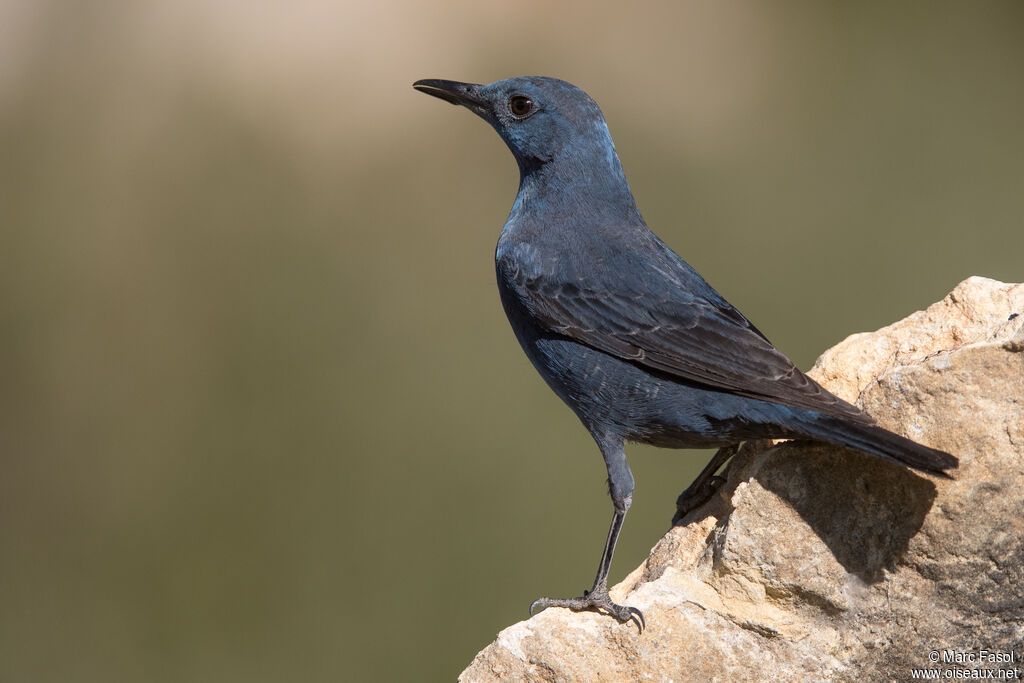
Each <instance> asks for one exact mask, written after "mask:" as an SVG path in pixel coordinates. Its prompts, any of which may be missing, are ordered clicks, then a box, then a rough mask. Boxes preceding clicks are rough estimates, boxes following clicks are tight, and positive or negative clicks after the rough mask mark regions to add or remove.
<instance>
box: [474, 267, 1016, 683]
mask: <svg viewBox="0 0 1024 683" xmlns="http://www.w3.org/2000/svg"><path fill="white" fill-rule="evenodd" d="M811 374H812V375H813V376H814V377H815V378H816V379H817V380H818V381H820V382H821V383H822V384H824V385H825V386H826V387H827V388H828V389H830V390H832V391H833V392H835V393H837V394H838V395H840V396H842V397H843V398H846V399H847V400H850V401H855V402H858V403H859V404H860V405H861V406H863V407H864V409H865V410H866V411H867V412H868V413H869V414H871V415H872V416H873V417H874V418H875V419H876V420H877V421H878V422H879V423H880V424H881V425H883V426H885V427H887V428H888V429H891V430H893V431H895V432H898V433H901V434H904V435H906V436H908V437H910V438H912V439H914V440H916V441H919V442H921V443H924V444H927V445H929V446H933V447H936V448H941V449H943V450H946V451H949V452H951V453H953V454H955V455H957V456H959V457H960V468H959V470H957V472H955V474H954V477H955V478H954V479H951V480H947V479H939V478H936V477H926V476H923V475H919V474H916V473H913V472H910V471H908V470H906V469H904V468H901V467H899V466H896V465H892V464H890V463H888V462H885V461H883V460H880V459H878V458H874V457H871V456H868V455H864V454H861V453H858V452H855V451H849V450H844V449H841V448H836V447H832V446H827V445H823V444H818V443H810V442H793V441H789V442H780V443H777V444H772V443H771V442H761V443H748V444H744V446H743V448H742V449H741V450H740V453H739V454H738V455H737V456H736V458H735V460H734V462H733V464H732V465H731V467H730V468H729V471H728V481H727V483H726V484H725V485H724V486H723V487H722V489H721V490H720V491H719V493H718V494H717V495H716V496H715V497H714V498H713V499H712V500H711V501H710V502H709V503H707V504H706V505H705V506H704V507H703V508H700V509H698V510H695V511H694V512H692V513H691V514H690V515H689V516H688V517H687V518H686V519H684V520H683V524H685V526H682V525H680V526H677V527H675V528H673V529H671V530H670V531H669V532H668V534H666V535H665V537H664V538H662V539H661V540H660V541H659V542H658V544H657V545H656V546H655V547H654V549H653V550H652V551H651V554H650V556H649V557H648V558H647V560H646V561H645V562H644V563H643V564H642V565H641V566H640V567H638V568H637V569H635V570H634V571H633V572H632V573H631V574H630V575H629V576H628V577H627V578H626V579H625V580H624V581H623V582H622V583H620V584H619V585H617V586H616V587H615V588H613V589H612V597H613V599H614V600H616V601H617V602H623V603H626V604H629V605H633V606H636V607H639V608H640V609H642V610H643V611H644V614H645V616H646V618H647V630H646V631H644V632H643V633H642V634H640V633H638V630H637V628H636V627H635V626H632V625H629V624H619V623H617V622H616V621H614V620H612V619H610V618H609V617H607V616H602V615H598V614H595V613H587V612H584V613H573V612H571V611H569V610H565V609H548V610H545V611H543V612H541V613H540V614H538V615H537V616H535V617H533V618H532V619H529V620H528V621H523V622H520V623H518V624H515V625H513V626H510V627H509V628H507V629H505V630H504V631H502V632H501V633H500V634H499V635H498V638H497V640H495V641H494V642H493V643H492V644H491V645H489V646H488V647H486V648H485V649H484V650H483V651H481V652H480V653H479V654H478V655H477V656H476V658H475V659H474V660H473V662H472V663H471V664H470V665H469V667H468V668H467V669H466V670H465V671H464V672H463V673H462V676H461V677H460V680H461V681H474V682H475V681H492V680H527V681H611V680H616V681H618V680H625V681H631V680H637V681H641V680H643V681H689V680H694V681H698V680H699V681H714V680H729V681H746V680H751V681H753V680H765V679H777V680H821V679H830V680H850V681H852V680H909V679H911V677H912V676H913V674H912V669H916V668H922V669H927V668H934V669H938V670H939V674H938V675H940V676H945V677H956V678H964V677H966V678H971V674H972V671H968V670H967V669H975V670H977V671H975V672H974V676H975V677H977V676H978V675H979V674H980V675H982V676H984V675H985V670H992V671H995V672H996V673H994V674H992V675H994V676H995V677H996V678H1005V677H1011V678H1012V677H1014V676H1013V675H1012V674H1009V673H999V671H1008V672H1009V671H1011V670H1015V671H1016V676H1015V677H1016V678H1020V677H1022V676H1024V663H1022V662H1021V660H1020V658H1021V653H1022V651H1024V285H1012V284H1003V283H1000V282H996V281H993V280H988V279H984V278H978V277H973V278H970V279H968V280H965V281H964V282H962V283H961V284H960V285H958V286H957V287H956V289H954V290H953V292H952V293H950V294H949V296H947V297H946V298H945V299H943V300H942V301H940V302H938V303H936V304H934V305H932V306H930V307H929V308H928V309H927V310H925V311H920V312H918V313H915V314H913V315H911V316H910V317H908V318H906V319H904V320H901V321H900V322H898V323H895V324H893V325H890V326H889V327H886V328H883V329H881V330H879V331H877V332H874V333H869V334H857V335H853V336H852V337H850V338H848V339H846V340H845V341H843V342H842V343H841V344H839V345H838V346H836V347H835V348H833V349H831V350H829V351H827V352H826V353H825V354H823V355H822V356H821V358H820V359H819V360H818V362H817V363H816V364H815V366H814V368H813V370H812V371H811ZM670 502H671V501H667V503H670ZM670 507H671V506H669V508H670ZM669 508H667V509H669ZM983 650H985V651H988V652H989V653H997V654H988V655H984V654H981V652H982V651H983ZM1006 653H1012V654H1006ZM935 659H938V661H937V662H936V661H934V660H935ZM1007 659H1011V660H1012V661H1004V660H1007ZM954 660H956V661H954ZM954 669H960V671H956V670H954ZM947 671H948V673H945V672H947Z"/></svg>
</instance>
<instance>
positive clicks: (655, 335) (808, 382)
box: [506, 271, 871, 422]
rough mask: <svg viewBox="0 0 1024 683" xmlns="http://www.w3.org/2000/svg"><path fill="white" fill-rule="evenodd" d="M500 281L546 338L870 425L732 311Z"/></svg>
mask: <svg viewBox="0 0 1024 683" xmlns="http://www.w3.org/2000/svg"><path fill="white" fill-rule="evenodd" d="M510 275H512V276H511V277H510V278H508V279H507V280H506V282H507V284H508V285H509V286H510V287H511V288H512V289H513V290H514V291H515V293H516V295H517V296H518V298H519V299H520V301H521V302H522V304H523V305H524V306H525V307H526V308H527V310H529V311H530V313H531V314H532V316H533V317H534V319H535V320H536V321H537V322H538V323H540V324H541V325H542V326H543V327H544V328H545V329H547V330H548V331H550V332H552V333H554V334H558V335H563V336H565V337H568V338H570V339H573V340H575V341H578V342H580V343H583V344H586V345H588V346H590V347H593V348H595V349H598V350H600V351H603V352H605V353H608V354H611V355H613V356H616V357H618V358H621V359H623V360H627V361H631V362H634V363H636V364H638V365H640V366H643V367H645V368H649V369H652V370H656V371H659V372H662V373H665V374H668V375H671V376H673V377H676V378H679V379H681V380H685V381H689V382H695V383H698V384H701V385H705V386H707V387H710V388H714V389H721V390H724V391H728V392H730V393H734V394H739V395H742V396H749V397H752V398H759V399H763V400H767V401H772V402H776V403H782V404H785V405H790V406H795V407H799V408H806V409H808V410H814V411H818V412H822V413H826V414H829V415H835V416H838V417H843V418H846V419H849V420H852V421H856V422H871V419H870V418H869V417H868V416H867V415H865V414H864V413H863V412H861V411H860V410H858V409H857V408H856V407H854V406H852V405H850V404H849V403H847V402H845V401H843V400H842V399H840V398H838V397H836V396H834V395H832V394H830V393H829V392H828V391H826V390H825V389H823V388H822V387H821V386H820V385H818V384H817V383H816V382H815V381H814V380H812V379H811V378H809V377H808V376H807V375H805V374H804V373H802V372H800V370H799V369H797V368H796V366H794V365H793V363H792V362H791V361H790V360H789V359H788V358H786V357H785V356H784V355H782V353H780V352H779V351H778V350H777V349H776V348H775V347H774V346H772V344H771V343H770V342H769V341H768V340H767V339H765V337H764V336H763V335H762V334H761V333H760V332H759V331H758V330H757V329H756V328H755V327H754V326H753V325H751V324H750V323H749V322H748V321H747V320H746V318H744V317H743V316H742V315H741V314H740V313H739V311H737V310H736V309H735V308H733V307H732V306H731V305H729V304H728V303H727V302H725V300H724V299H719V301H715V302H713V301H710V300H708V299H705V298H699V297H695V296H692V295H690V294H688V293H687V292H685V291H681V290H680V289H679V288H675V287H670V288H668V289H670V291H667V292H664V293H662V292H654V291H650V289H647V291H645V290H644V289H641V288H635V289H633V290H632V291H631V290H630V289H628V288H627V289H625V290H623V289H622V288H619V287H617V288H616V291H609V289H607V288H604V289H602V288H596V287H593V286H588V285H587V283H585V282H579V283H571V282H557V281H554V282H553V281H551V279H550V278H544V279H527V278H525V277H523V275H524V273H523V272H522V271H519V272H516V273H514V274H510Z"/></svg>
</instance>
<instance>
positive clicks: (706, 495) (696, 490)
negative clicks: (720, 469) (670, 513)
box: [672, 474, 725, 526]
mask: <svg viewBox="0 0 1024 683" xmlns="http://www.w3.org/2000/svg"><path fill="white" fill-rule="evenodd" d="M724 483H725V477H721V476H718V475H717V474H716V475H715V476H712V477H708V478H707V479H706V480H704V481H703V482H701V483H700V484H699V485H692V486H690V487H689V488H688V489H686V490H685V491H683V492H682V493H680V494H679V497H678V498H676V514H675V517H673V518H672V525H673V526H675V525H676V524H679V522H680V520H682V519H683V517H686V515H688V514H690V513H691V512H693V511H694V510H696V509H697V508H699V507H700V506H701V505H703V504H704V503H706V502H708V501H709V500H711V497H712V496H713V495H715V492H716V491H718V489H720V488H722V484H724Z"/></svg>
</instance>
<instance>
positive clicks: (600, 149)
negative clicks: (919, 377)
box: [415, 77, 956, 619]
mask: <svg viewBox="0 0 1024 683" xmlns="http://www.w3.org/2000/svg"><path fill="white" fill-rule="evenodd" d="M415 86H416V87H417V88H418V89H420V90H422V91H424V92H427V93H429V94H432V95H435V96H438V97H441V98H442V99H445V100H448V101H449V102H452V103H454V104H460V105H463V106H466V107H467V108H469V109H470V110H472V111H474V112H475V113H476V114H478V115H479V116H481V117H482V118H484V119H485V120H486V121H487V122H488V123H490V124H491V125H492V126H493V127H494V129H495V130H496V131H497V132H498V134H499V135H500V136H501V138H502V139H503V140H504V141H505V143H506V144H507V145H508V147H509V149H510V150H511V151H512V154H513V155H514V156H515V158H516V161H517V162H518V164H519V169H520V184H519V192H518V194H517V196H516V200H515V203H514V204H513V206H512V210H511V212H510V213H509V217H508V220H507V221H506V223H505V225H504V227H503V229H502V231H501V236H500V237H499V239H498V245H497V249H496V252H495V263H496V270H497V278H498V290H499V293H500V295H501V301H502V304H503V306H504V308H505V312H506V314H507V315H508V319H509V322H510V323H511V325H512V328H513V330H514V331H515V334H516V337H517V338H518V340H519V343H520V344H521V345H522V347H523V350H524V351H525V352H526V355H527V356H528V357H529V358H530V361H531V362H532V363H533V365H534V367H535V368H536V369H537V371H538V372H539V373H540V374H541V376H542V377H543V378H544V380H545V381H546V382H547V383H548V385H549V386H550V387H551V388H552V389H553V390H554V392H555V393H556V394H558V396H559V397H561V398H562V400H563V401H565V402H566V403H567V404H568V405H569V407H570V408H572V410H573V411H574V412H575V413H576V415H578V416H579V418H580V420H581V421H582V422H583V424H584V425H585V426H586V427H587V429H588V430H590V432H591V434H592V435H593V436H594V438H595V440H596V441H597V444H598V446H599V447H600V449H601V452H602V454H603V455H604V458H605V462H606V465H607V468H608V475H609V487H610V490H611V494H612V498H613V502H614V503H615V509H616V516H615V521H613V524H612V532H611V533H610V534H609V542H608V545H607V546H606V548H605V557H604V559H603V560H602V565H601V568H600V569H599V571H598V578H597V580H596V581H595V584H594V588H593V589H592V591H590V592H589V593H588V594H587V595H585V596H584V597H582V598H575V599H572V600H551V599H547V598H545V599H543V600H542V601H540V604H542V605H543V606H550V605H561V606H568V607H572V608H574V609H583V608H601V609H605V610H607V611H609V612H611V613H612V614H613V615H614V616H616V617H618V618H620V619H628V618H633V617H635V616H636V615H638V612H637V611H636V610H635V609H633V608H625V607H622V606H619V605H615V604H614V603H611V601H610V599H608V598H607V591H606V589H605V584H604V582H605V580H606V577H607V568H608V565H609V564H610V562H611V554H612V552H613V551H614V546H615V538H616V536H617V534H618V526H619V525H621V522H622V517H623V516H624V515H625V511H626V510H627V509H628V507H629V503H630V500H631V497H632V492H633V477H632V474H631V473H630V471H629V467H628V464H627V463H626V460H625V455H624V451H623V443H624V442H625V441H639V442H644V443H651V444H654V445H658V446H667V447H675V448H683V447H708V446H728V445H731V444H735V443H737V442H739V441H744V440H748V439H758V438H779V437H804V438H812V439H818V440H823V441H828V442H831V443H835V444H839V445H844V446H848V447H852V448H857V449H860V450H863V451H866V452H869V453H873V454H875V455H878V456H881V457H883V458H886V459H889V460H893V461H896V462H900V463H903V464H906V465H909V466H911V467H915V468H917V469H920V470H924V471H929V472H938V473H941V472H942V471H943V470H946V469H949V468H952V467H955V466H956V459H955V458H954V457H953V456H951V455H949V454H946V453H943V452H941V451H937V450H934V449H931V448H928V447H926V446H922V445H919V444H917V443H914V442H913V441H910V440H908V439H906V438H904V437H901V436H898V435H896V434H892V433H890V432H888V431H885V430H883V429H881V428H879V427H877V426H875V425H873V423H872V421H871V419H870V418H869V417H868V416H867V415H865V414H864V413H863V412H862V411H860V410H859V409H858V408H856V407H855V406H853V405H850V404H849V403H847V402H845V401H843V400H841V399H839V398H837V397H836V396H834V395H832V394H831V393H829V392H828V391H826V390H825V389H823V388H822V387H821V386H819V385H818V384H817V383H816V382H815V381H814V380H812V379H811V378H809V377H807V376H806V375H805V374H804V373H802V372H800V370H798V369H797V368H796V367H795V366H794V365H793V363H792V362H790V361H789V359H788V358H786V357H785V356H784V355H783V354H782V353H781V352H779V351H778V350H777V349H776V348H775V347H774V346H772V344H771V343H770V342H769V341H768V340H767V339H766V338H765V336H764V335H763V334H761V332H760V331H759V330H758V329H757V328H755V327H754V326H753V325H752V324H751V323H750V321H748V320H747V319H746V318H745V317H744V316H743V315H742V314H741V313H740V312H739V311H737V310H736V309H735V308H734V307H733V306H732V305H731V304H729V302H727V301H726V300H725V299H724V298H723V297H722V296H721V295H720V294H719V293H718V292H716V291H715V290H714V289H713V288H712V287H711V286H710V285H709V284H708V283H707V282H705V281H704V279H703V278H702V277H701V276H700V275H699V274H698V273H697V272H696V271H695V270H694V269H693V268H692V267H690V265H689V264H687V263H686V262H685V261H683V259H682V258H680V257H679V256H678V255H677V254H676V253H675V252H674V251H672V250H671V249H670V248H669V247H668V246H666V245H665V244H664V243H663V242H662V241H661V240H660V239H658V237H657V236H656V235H655V234H654V233H653V232H651V230H650V229H649V228H648V227H647V225H646V223H645V222H644V220H643V218H642V217H641V215H640V212H639V211H638V210H637V207H636V203H635V201H634V199H633V195H632V192H631V191H630V188H629V183H628V182H627V181H626V176H625V174H624V173H623V170H622V165H621V163H620V162H619V157H618V154H617V153H616V151H615V146H614V144H613V143H612V139H611V135H610V133H609V131H608V126H607V125H606V123H605V120H604V116H603V115H602V114H601V111H600V109H599V108H598V106H597V104H596V103H595V102H594V101H593V100H592V99H591V98H590V97H589V96H588V95H587V94H586V93H584V92H583V91H582V90H580V89H579V88H577V87H575V86H573V85H571V84H569V83H566V82H564V81H560V80H557V79H552V78H542V77H521V78H512V79H508V80H504V81H497V82H495V83H491V84H489V85H475V84H470V83H457V82H453V81H440V80H425V81H418V82H417V83H416V84H415ZM705 474H707V472H706V473H705ZM711 474H713V469H712V471H711ZM702 476H704V475H702Z"/></svg>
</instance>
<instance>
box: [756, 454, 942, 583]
mask: <svg viewBox="0 0 1024 683" xmlns="http://www.w3.org/2000/svg"><path fill="white" fill-rule="evenodd" d="M764 457H765V458H766V459H767V461H766V462H765V463H764V466H763V467H761V468H760V471H759V472H758V473H757V474H756V478H757V481H758V483H760V485H761V486H762V487H764V488H765V489H767V490H768V491H771V492H772V493H774V494H775V495H777V496H779V498H781V499H782V500H784V501H786V502H787V503H789V504H790V505H791V506H792V507H793V509H794V510H796V512H797V513H798V514H799V515H800V517H801V518H802V519H803V520H804V521H805V522H806V523H807V524H808V525H809V526H810V527H811V528H812V529H813V530H814V532H815V533H816V534H817V535H818V537H819V538H821V539H822V541H824V542H825V544H826V545H827V546H828V548H829V550H831V551H832V554H833V555H834V556H835V558H836V560H837V561H838V562H839V563H840V564H841V565H842V566H843V568H844V569H846V571H848V572H851V573H853V574H855V575H857V576H858V577H859V578H860V579H862V580H864V581H866V582H868V583H876V582H878V581H880V580H881V579H882V578H883V570H893V569H894V568H895V566H896V562H897V561H898V560H899V558H900V557H901V556H902V555H903V554H904V553H905V552H906V550H907V544H908V543H909V541H910V539H911V538H912V537H913V536H914V535H915V534H916V533H917V532H918V530H919V529H920V528H921V525H922V524H923V523H924V518H925V515H927V514H928V510H929V509H930V508H931V506H932V503H933V502H934V500H935V495H936V489H935V485H934V484H932V482H930V481H929V480H928V479H926V478H925V477H923V476H921V475H918V474H916V473H914V472H912V471H911V470H907V469H906V468H904V467H901V466H899V465H895V464H894V465H891V466H890V465H889V464H888V463H882V465H881V466H879V464H878V460H877V458H875V457H874V456H871V455H865V454H863V453H859V452H857V451H852V450H847V449H844V448H839V447H835V446H829V445H826V444H817V443H812V442H786V443H782V444H779V445H777V446H775V447H773V448H772V449H771V450H770V451H768V452H767V453H765V456H764Z"/></svg>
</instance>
